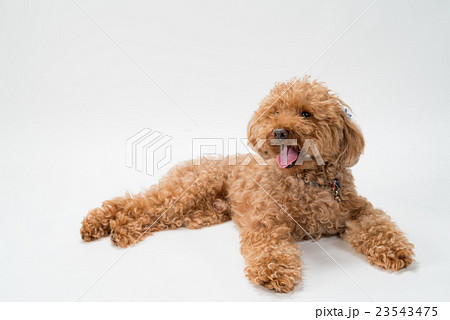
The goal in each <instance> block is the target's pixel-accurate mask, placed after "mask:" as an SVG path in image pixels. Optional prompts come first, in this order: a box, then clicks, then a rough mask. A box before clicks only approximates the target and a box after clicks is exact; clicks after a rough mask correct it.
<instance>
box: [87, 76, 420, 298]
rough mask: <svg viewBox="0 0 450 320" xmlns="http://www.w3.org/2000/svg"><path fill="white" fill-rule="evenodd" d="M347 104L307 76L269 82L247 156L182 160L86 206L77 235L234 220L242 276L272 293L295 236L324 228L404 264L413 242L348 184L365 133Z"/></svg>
mask: <svg viewBox="0 0 450 320" xmlns="http://www.w3.org/2000/svg"><path fill="white" fill-rule="evenodd" d="M348 110H349V107H348V106H347V105H346V104H345V103H344V102H343V101H342V100H341V99H340V98H339V97H338V96H337V95H336V94H334V93H332V92H330V90H329V89H327V87H325V85H324V84H323V83H321V82H318V81H312V80H311V79H310V78H309V77H304V78H301V79H293V80H290V81H288V82H283V83H277V84H276V85H275V87H274V88H273V89H272V90H271V91H270V93H269V95H268V96H267V97H266V98H265V99H263V101H262V102H261V105H260V106H259V108H258V109H257V110H256V111H255V112H254V114H253V117H252V119H251V120H250V122H249V125H248V128H247V134H248V141H249V144H250V145H251V147H252V148H253V150H254V151H255V154H248V155H237V156H228V157H224V158H223V159H222V160H220V161H217V160H216V161H205V159H202V161H201V163H200V164H199V165H196V164H194V163H193V161H186V162H184V163H181V164H179V165H177V166H175V167H174V168H172V169H171V170H170V171H169V172H168V173H167V175H166V176H165V177H163V178H162V179H161V180H160V182H159V183H158V184H157V185H153V186H151V187H150V188H149V189H148V190H147V191H145V192H142V193H139V194H136V195H131V194H127V195H125V196H123V197H118V198H114V199H112V200H108V201H105V202H104V203H103V204H102V206H101V207H99V208H96V209H93V210H91V211H90V212H89V213H88V214H87V216H86V217H85V218H84V220H83V222H82V227H81V237H82V239H83V240H84V241H93V240H96V239H98V238H101V237H105V236H108V235H110V237H111V240H112V242H113V243H114V245H116V246H119V247H128V246H131V245H134V244H135V243H137V242H138V241H141V240H143V239H144V238H145V237H146V236H148V235H150V234H152V233H153V232H155V231H161V230H170V229H176V228H179V227H187V228H191V229H197V228H201V227H205V226H210V225H213V224H218V223H222V222H225V221H228V220H233V221H234V222H235V223H236V224H237V225H238V227H239V229H240V237H241V253H242V255H243V256H244V258H245V261H246V264H247V267H246V268H245V273H246V276H247V277H248V278H249V279H250V281H252V282H253V283H256V284H259V285H262V286H264V287H266V288H268V289H271V290H274V291H277V292H289V291H291V290H293V289H294V287H295V285H296V284H297V283H299V282H300V281H301V278H302V260H301V257H300V256H301V255H300V251H299V247H298V244H297V241H299V240H307V239H313V240H317V239H319V238H320V237H321V236H322V235H326V236H329V235H339V236H340V237H342V238H343V239H344V240H345V241H347V242H348V243H349V244H350V245H351V246H352V247H353V248H354V249H355V250H356V251H357V252H359V253H362V254H363V255H364V256H365V257H366V258H367V260H368V261H369V263H371V264H373V265H376V266H378V267H380V268H383V269H386V270H391V271H397V270H400V269H402V268H405V267H407V266H409V265H410V264H411V263H412V262H413V256H414V253H413V251H412V249H413V248H414V246H413V245H412V244H411V243H409V242H408V240H407V239H406V237H405V235H404V234H403V233H402V232H401V231H400V230H399V228H398V227H397V226H396V225H395V223H394V222H392V220H391V219H390V218H389V216H388V215H387V214H386V213H385V212H383V211H382V210H380V209H376V208H374V207H373V205H372V204H371V203H370V202H369V201H368V200H367V199H366V198H364V197H362V196H360V195H359V194H358V193H357V191H356V187H355V184H354V179H353V176H352V172H351V170H350V169H349V168H350V167H352V166H353V165H355V164H356V163H357V162H358V160H359V157H360V155H361V153H362V152H363V149H364V139H363V136H362V133H361V131H360V129H359V128H358V126H357V125H356V124H355V123H354V121H353V120H352V119H351V118H350V114H349V112H348ZM305 146H307V148H305Z"/></svg>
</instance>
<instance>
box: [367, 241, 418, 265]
mask: <svg viewBox="0 0 450 320" xmlns="http://www.w3.org/2000/svg"><path fill="white" fill-rule="evenodd" d="M413 248H414V246H413V245H412V244H411V243H409V242H407V241H403V242H401V243H396V244H395V245H393V246H385V245H381V246H377V247H375V248H374V249H373V250H371V252H370V254H369V256H368V260H369V262H370V263H371V264H373V265H376V266H378V267H380V268H382V269H385V270H391V271H398V270H401V269H403V268H406V267H407V266H409V265H411V263H412V262H413V261H414V259H413V256H414V252H413V250H412V249H413Z"/></svg>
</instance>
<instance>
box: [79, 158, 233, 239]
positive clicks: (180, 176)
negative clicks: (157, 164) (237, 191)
mask: <svg viewBox="0 0 450 320" xmlns="http://www.w3.org/2000/svg"><path fill="white" fill-rule="evenodd" d="M225 170H226V168H225V165H224V162H218V161H213V162H207V163H205V164H202V165H201V166H194V165H192V164H189V163H185V164H182V165H179V166H176V167H174V168H173V169H172V170H170V171H169V173H168V174H167V175H166V176H165V177H164V178H163V179H161V182H160V183H159V184H158V185H154V186H152V187H151V188H150V189H149V190H148V191H146V192H143V193H140V194H137V195H134V196H132V195H128V196H126V197H123V198H116V199H115V200H113V201H114V204H115V206H111V201H108V202H106V203H105V204H106V205H105V204H104V205H103V206H102V207H101V208H98V209H94V210H92V211H91V212H90V213H89V214H88V216H87V217H86V218H85V220H84V221H83V227H82V229H81V234H82V237H83V239H85V240H86V241H89V240H93V239H96V238H99V237H100V236H104V235H107V234H108V232H111V240H112V242H113V243H114V244H115V245H117V246H120V247H127V246H130V245H133V244H135V243H137V242H139V241H141V240H143V239H144V238H145V237H146V236H148V235H149V234H151V233H152V232H155V231H160V230H169V229H175V228H178V227H181V226H186V227H188V228H193V229H195V228H200V227H202V226H208V225H212V224H217V223H221V222H224V221H227V220H230V213H229V208H228V202H227V200H226V190H225V185H224V181H225V175H226V172H224V171H225ZM92 231H94V232H93V234H92Z"/></svg>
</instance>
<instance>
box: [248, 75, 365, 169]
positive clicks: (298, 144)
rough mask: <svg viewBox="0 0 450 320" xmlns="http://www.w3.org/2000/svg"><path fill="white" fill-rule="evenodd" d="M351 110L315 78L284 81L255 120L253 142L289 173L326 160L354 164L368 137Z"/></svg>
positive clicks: (250, 128)
mask: <svg viewBox="0 0 450 320" xmlns="http://www.w3.org/2000/svg"><path fill="white" fill-rule="evenodd" d="M345 109H348V106H347V105H346V104H345V103H344V102H343V101H342V100H341V99H339V98H338V97H337V96H336V95H335V94H332V93H331V92H330V90H328V88H326V87H325V86H324V85H323V84H322V83H320V82H318V81H310V79H309V77H305V78H303V79H301V80H298V81H295V79H294V80H291V81H288V82H284V83H278V84H277V85H276V86H275V87H274V88H273V89H272V90H271V92H270V94H269V95H268V96H267V97H266V98H265V99H264V100H263V101H262V103H261V106H260V107H259V108H258V110H256V111H255V113H254V115H253V117H252V119H251V120H250V122H249V125H248V128H247V134H248V139H249V143H250V144H251V146H252V147H253V148H254V150H255V151H256V152H258V153H259V155H261V156H262V157H263V158H264V159H276V162H277V164H278V167H279V169H280V170H283V171H285V172H289V173H296V172H298V171H300V170H304V169H313V168H315V167H318V166H320V165H324V164H327V165H329V164H332V165H335V166H338V167H351V166H353V165H355V164H356V163H357V162H358V160H359V157H360V155H361V153H362V152H363V149H364V139H363V136H362V133H361V131H360V130H359V128H358V126H357V125H356V124H355V123H354V122H353V121H351V120H350V119H349V117H348V114H347V113H346V112H345ZM263 141H264V142H263ZM258 143H259V144H258ZM302 147H303V150H302ZM318 154H319V155H318ZM320 157H321V158H322V159H323V162H322V161H320Z"/></svg>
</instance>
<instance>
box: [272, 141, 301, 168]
mask: <svg viewBox="0 0 450 320" xmlns="http://www.w3.org/2000/svg"><path fill="white" fill-rule="evenodd" d="M297 157H298V150H297V148H296V147H292V146H284V148H283V150H282V151H281V152H280V154H279V155H278V156H277V163H278V166H279V167H280V168H286V167H287V166H289V165H290V164H292V163H293V162H294V161H295V160H297Z"/></svg>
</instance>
